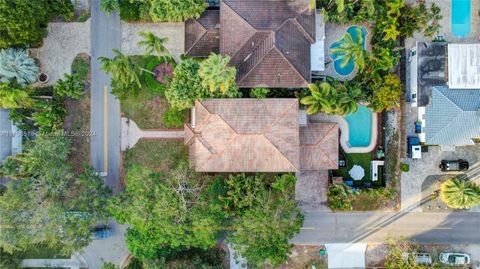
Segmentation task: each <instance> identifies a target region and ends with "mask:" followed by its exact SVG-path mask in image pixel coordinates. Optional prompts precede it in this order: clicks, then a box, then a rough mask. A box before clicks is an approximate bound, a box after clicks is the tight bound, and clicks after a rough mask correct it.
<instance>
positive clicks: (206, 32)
mask: <svg viewBox="0 0 480 269" xmlns="http://www.w3.org/2000/svg"><path fill="white" fill-rule="evenodd" d="M193 20H194V21H195V22H196V23H197V24H199V25H200V26H201V27H202V28H203V29H204V30H205V33H203V35H202V36H201V37H200V38H198V39H197V40H196V41H195V42H194V43H193V44H192V46H191V47H190V49H188V50H187V51H185V53H184V54H188V53H189V52H190V51H191V50H192V49H193V48H194V47H195V45H197V43H198V42H200V40H202V39H203V37H204V36H205V35H206V34H208V30H207V28H206V27H205V26H204V25H203V24H201V23H200V22H199V21H198V20H196V19H193Z"/></svg>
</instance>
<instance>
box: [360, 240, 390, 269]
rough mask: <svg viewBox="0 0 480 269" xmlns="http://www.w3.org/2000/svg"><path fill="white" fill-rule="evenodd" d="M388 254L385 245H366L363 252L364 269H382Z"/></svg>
mask: <svg viewBox="0 0 480 269" xmlns="http://www.w3.org/2000/svg"><path fill="white" fill-rule="evenodd" d="M387 253H388V247H387V245H386V244H368V246H367V250H366V251H365V266H366V267H383V265H384V263H385V257H386V256H387Z"/></svg>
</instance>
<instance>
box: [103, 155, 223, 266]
mask: <svg viewBox="0 0 480 269" xmlns="http://www.w3.org/2000/svg"><path fill="white" fill-rule="evenodd" d="M203 190H204V189H203V187H202V185H200V182H199V179H198V178H196V176H195V174H194V173H193V172H191V171H190V170H189V168H188V163H186V162H182V163H180V164H179V166H178V167H177V168H176V169H174V170H173V171H172V172H171V173H169V174H168V175H162V174H155V173H153V172H152V171H150V170H149V169H147V168H145V167H139V166H134V167H132V168H130V169H129V172H128V174H127V178H126V188H125V190H124V192H123V193H121V194H120V195H119V196H117V197H115V199H114V200H113V202H112V206H111V211H112V214H113V216H114V217H115V218H116V219H117V220H118V221H119V222H120V223H127V224H129V225H130V228H129V229H128V231H127V234H126V240H127V245H128V248H129V250H130V251H131V252H132V254H133V255H134V256H136V257H139V258H142V259H154V258H157V257H158V255H162V256H164V257H166V256H169V255H172V254H174V253H177V252H179V251H183V250H185V249H189V248H201V249H207V248H211V247H213V246H214V245H215V244H216V242H217V239H218V236H219V231H218V229H215V227H216V225H218V223H220V222H221V220H220V219H219V218H220V217H221V215H219V214H217V213H216V212H217V211H218V208H217V209H215V207H213V205H212V203H211V201H210V200H209V199H206V196H205V192H204V191H203Z"/></svg>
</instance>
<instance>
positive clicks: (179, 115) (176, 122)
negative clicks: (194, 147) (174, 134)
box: [162, 109, 185, 128]
mask: <svg viewBox="0 0 480 269" xmlns="http://www.w3.org/2000/svg"><path fill="white" fill-rule="evenodd" d="M184 119H185V117H184V111H178V110H176V109H169V110H167V111H165V113H163V115H162V122H163V124H164V125H165V127H167V128H180V127H182V126H183V121H184Z"/></svg>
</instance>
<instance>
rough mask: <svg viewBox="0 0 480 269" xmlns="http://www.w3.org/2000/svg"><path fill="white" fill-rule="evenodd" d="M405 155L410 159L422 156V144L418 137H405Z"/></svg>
mask: <svg viewBox="0 0 480 269" xmlns="http://www.w3.org/2000/svg"><path fill="white" fill-rule="evenodd" d="M407 156H408V158H412V159H420V158H422V146H421V144H420V139H419V138H418V137H416V136H409V137H407Z"/></svg>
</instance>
